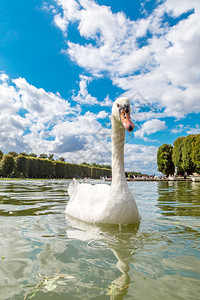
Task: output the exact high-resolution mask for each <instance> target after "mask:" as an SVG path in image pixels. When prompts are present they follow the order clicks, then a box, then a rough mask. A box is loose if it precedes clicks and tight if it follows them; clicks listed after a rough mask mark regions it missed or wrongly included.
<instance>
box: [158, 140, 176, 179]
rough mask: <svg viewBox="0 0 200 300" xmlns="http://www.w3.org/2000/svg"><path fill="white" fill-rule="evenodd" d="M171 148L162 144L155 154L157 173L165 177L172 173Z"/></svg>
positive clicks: (173, 168)
mask: <svg viewBox="0 0 200 300" xmlns="http://www.w3.org/2000/svg"><path fill="white" fill-rule="evenodd" d="M172 153H173V146H172V145H168V144H163V145H162V146H160V147H159V148H158V152H157V164H158V171H159V172H161V173H163V174H164V175H166V176H169V175H170V174H173V173H174V170H175V167H174V163H173V162H172Z"/></svg>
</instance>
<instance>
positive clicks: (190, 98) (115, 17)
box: [57, 0, 200, 118]
mask: <svg viewBox="0 0 200 300" xmlns="http://www.w3.org/2000/svg"><path fill="white" fill-rule="evenodd" d="M199 3H200V2H199V1H198V0H184V1H183V0H179V1H176V3H175V2H174V1H172V0H166V1H165V2H163V3H162V4H160V5H159V4H158V5H157V7H156V8H155V9H154V11H153V12H152V14H150V15H149V16H147V17H144V18H142V19H138V20H136V21H132V20H130V19H128V18H127V17H126V16H125V14H124V13H122V12H119V13H113V12H112V10H111V8H110V7H108V6H104V5H98V4H97V3H95V2H94V1H89V0H81V1H79V3H78V1H75V0H74V1H70V2H69V3H68V1H64V0H59V1H57V4H58V5H59V6H61V7H62V9H63V18H65V19H66V20H67V21H68V22H77V24H78V25H77V29H78V30H79V33H80V35H81V36H82V37H83V38H84V40H83V42H82V43H81V44H79V43H74V42H73V41H69V40H68V49H67V50H66V51H65V53H66V54H67V55H69V56H70V58H71V59H72V60H73V61H74V62H76V63H77V64H78V65H79V66H81V67H83V68H84V69H85V70H87V71H89V72H90V73H91V74H92V75H93V76H100V75H102V74H104V72H106V73H107V74H108V75H109V76H110V78H111V80H112V82H113V84H114V85H117V86H118V87H120V88H122V89H123V90H124V91H126V94H127V95H128V96H130V95H133V94H135V93H136V92H140V93H141V95H143V97H145V98H146V99H148V101H149V103H159V104H160V106H161V107H162V108H164V109H165V111H164V113H165V114H166V116H174V117H176V118H180V117H184V116H185V115H186V114H188V113H192V112H194V113H198V112H200V101H199V95H200V82H199V77H200V59H199V49H200V33H199V30H198V28H199V27H200V4H199ZM72 8H73V9H72ZM72 10H73V14H72V13H71V11H72ZM193 10H194V11H193ZM185 12H190V15H189V16H188V17H187V18H185V19H183V20H179V21H177V22H176V24H175V25H173V26H171V25H170V24H168V23H167V21H165V22H163V20H164V18H165V14H169V15H170V16H171V17H173V18H176V17H179V16H180V15H182V14H183V13H185ZM148 32H149V33H150V34H149V35H148ZM138 38H143V39H144V41H145V44H144V45H143V46H140V42H139V40H138ZM91 40H93V43H91V42H90V41H91ZM135 72H136V73H137V74H138V75H135Z"/></svg>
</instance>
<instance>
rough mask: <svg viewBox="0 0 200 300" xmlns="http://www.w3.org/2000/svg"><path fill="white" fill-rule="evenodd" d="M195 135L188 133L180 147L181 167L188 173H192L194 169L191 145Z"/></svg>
mask: <svg viewBox="0 0 200 300" xmlns="http://www.w3.org/2000/svg"><path fill="white" fill-rule="evenodd" d="M195 138H196V135H188V136H187V137H186V138H184V140H183V147H182V168H183V170H184V171H186V172H187V173H188V174H192V173H193V172H194V171H195V164H194V162H193V160H192V146H193V143H194V141H195Z"/></svg>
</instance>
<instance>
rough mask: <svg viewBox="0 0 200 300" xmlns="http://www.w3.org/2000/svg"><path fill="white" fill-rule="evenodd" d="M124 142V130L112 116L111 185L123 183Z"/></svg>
mask: <svg viewBox="0 0 200 300" xmlns="http://www.w3.org/2000/svg"><path fill="white" fill-rule="evenodd" d="M124 140H125V129H124V128H123V127H122V124H120V122H117V120H115V118H114V117H113V116H112V185H114V184H119V182H122V181H125V172H124Z"/></svg>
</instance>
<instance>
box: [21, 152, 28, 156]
mask: <svg viewBox="0 0 200 300" xmlns="http://www.w3.org/2000/svg"><path fill="white" fill-rule="evenodd" d="M19 155H21V156H28V154H27V153H26V152H21V153H20V154H19Z"/></svg>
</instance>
